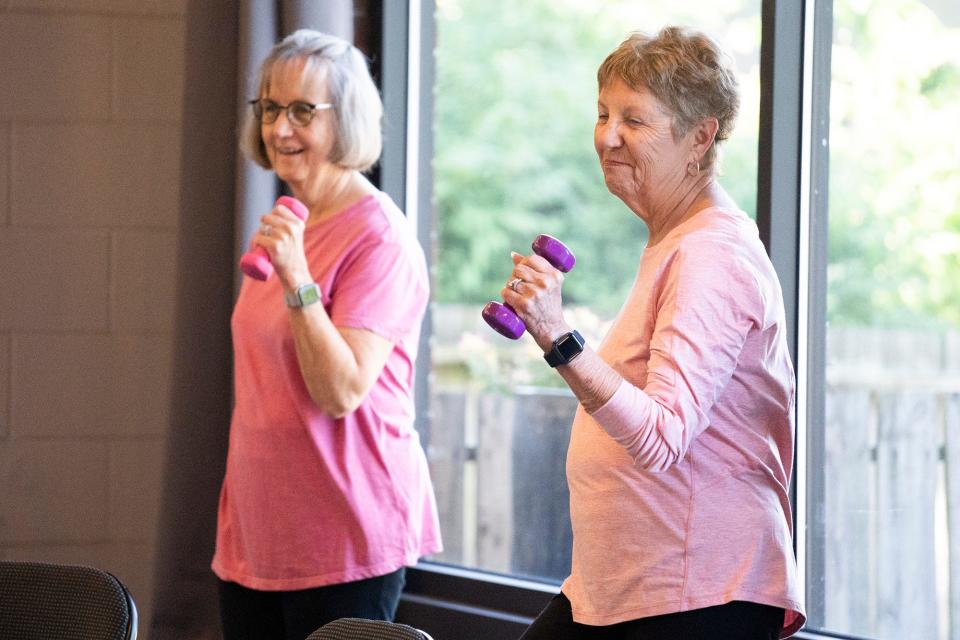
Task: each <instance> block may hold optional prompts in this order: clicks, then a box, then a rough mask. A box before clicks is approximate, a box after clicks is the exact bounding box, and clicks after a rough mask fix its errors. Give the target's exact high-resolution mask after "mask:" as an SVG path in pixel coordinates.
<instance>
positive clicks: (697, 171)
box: [687, 160, 700, 178]
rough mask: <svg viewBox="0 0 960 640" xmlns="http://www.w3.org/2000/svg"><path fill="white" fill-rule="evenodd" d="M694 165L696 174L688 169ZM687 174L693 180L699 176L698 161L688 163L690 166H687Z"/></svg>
mask: <svg viewBox="0 0 960 640" xmlns="http://www.w3.org/2000/svg"><path fill="white" fill-rule="evenodd" d="M694 164H696V165H697V170H696V172H694V171H691V170H690V167H692V166H693V165H694ZM687 174H688V175H691V176H693V177H694V178H696V177H697V176H699V175H700V161H699V160H696V161H693V160H691V161H690V164H688V165H687Z"/></svg>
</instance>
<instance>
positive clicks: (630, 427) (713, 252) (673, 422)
mask: <svg viewBox="0 0 960 640" xmlns="http://www.w3.org/2000/svg"><path fill="white" fill-rule="evenodd" d="M724 249H726V250H724ZM664 278H665V279H664V282H663V286H662V289H661V291H660V295H659V297H658V298H657V300H656V301H655V313H656V322H655V325H654V331H653V335H652V337H651V340H650V359H649V361H648V364H647V367H648V368H647V380H646V384H645V386H644V387H643V388H642V389H641V388H638V387H636V386H634V385H633V384H630V383H629V382H627V381H626V380H624V381H623V382H622V383H621V384H620V386H619V387H618V389H617V391H616V392H615V393H614V395H613V396H612V397H611V398H610V400H608V401H607V402H606V404H604V405H603V406H602V407H600V408H599V409H597V410H596V411H594V412H593V414H592V415H593V418H594V420H596V421H597V422H598V423H599V424H600V425H601V426H602V427H603V428H604V430H606V431H607V433H608V434H609V435H610V436H611V437H612V438H613V439H614V440H616V441H617V442H619V443H620V444H621V445H622V446H623V447H625V448H626V449H627V451H628V452H629V454H630V456H631V457H632V458H633V459H634V461H635V462H636V464H637V465H638V466H640V467H642V468H645V469H649V470H652V471H664V470H666V469H667V468H669V467H670V466H671V465H673V464H676V463H678V462H680V461H681V460H683V458H684V456H685V455H686V452H687V450H688V449H689V447H690V444H691V442H692V441H693V439H694V438H696V437H697V435H699V434H700V433H702V432H703V431H704V429H706V428H707V427H708V425H709V413H710V410H711V408H712V407H713V406H714V405H715V404H716V402H717V400H718V398H719V397H720V395H721V394H722V393H723V390H724V388H725V387H726V386H727V383H728V382H729V380H730V378H731V376H732V375H733V373H734V371H735V370H736V367H737V361H738V359H739V357H740V353H741V351H742V349H743V345H744V343H745V341H746V339H747V335H748V333H749V332H750V331H751V329H752V328H753V327H755V326H758V325H759V321H758V320H757V318H758V317H760V318H762V309H761V302H760V291H759V286H758V284H757V279H756V278H755V277H754V274H753V272H752V270H751V269H750V268H749V267H748V266H747V265H746V264H745V263H744V262H743V261H741V260H740V259H738V258H737V257H736V255H735V252H732V251H730V248H729V247H720V248H718V247H715V246H711V245H710V244H708V243H703V242H696V243H689V244H686V245H681V247H680V248H679V249H678V250H677V251H676V253H674V254H673V256H672V258H671V260H670V263H669V264H668V265H667V266H666V271H665V275H664Z"/></svg>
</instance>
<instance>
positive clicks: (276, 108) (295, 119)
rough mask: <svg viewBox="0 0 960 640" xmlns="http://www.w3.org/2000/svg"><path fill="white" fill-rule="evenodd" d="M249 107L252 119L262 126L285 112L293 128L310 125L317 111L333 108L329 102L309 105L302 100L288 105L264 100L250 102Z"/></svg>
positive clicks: (274, 120)
mask: <svg viewBox="0 0 960 640" xmlns="http://www.w3.org/2000/svg"><path fill="white" fill-rule="evenodd" d="M250 106H252V107H253V117H254V118H256V119H257V120H259V121H260V122H261V123H263V124H273V123H274V122H276V121H277V118H279V117H280V112H281V111H286V113H287V120H289V121H290V124H292V125H293V126H295V127H305V126H307V125H308V124H310V121H311V120H313V116H315V115H316V114H317V111H321V110H323V109H332V108H333V105H332V104H330V103H329V102H321V103H318V104H310V103H309V102H304V101H302V100H294V101H293V102H291V103H290V104H277V103H276V102H274V101H273V100H267V99H266V98H260V99H258V100H251V101H250Z"/></svg>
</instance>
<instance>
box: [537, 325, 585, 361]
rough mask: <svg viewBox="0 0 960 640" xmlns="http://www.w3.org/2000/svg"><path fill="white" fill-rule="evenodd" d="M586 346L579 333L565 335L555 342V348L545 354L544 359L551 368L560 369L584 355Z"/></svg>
mask: <svg viewBox="0 0 960 640" xmlns="http://www.w3.org/2000/svg"><path fill="white" fill-rule="evenodd" d="M584 344H586V343H585V342H584V340H583V336H581V335H580V332H579V331H576V330H574V331H571V332H570V333H565V334H563V335H562V336H560V337H559V338H557V339H556V340H554V341H553V347H551V349H550V351H547V352H546V353H545V354H543V359H544V360H546V361H547V364H548V365H550V366H551V367H559V366H560V365H562V364H569V363H570V362H572V361H573V360H574V359H575V358H576V357H577V356H579V355H580V354H581V353H583V345H584Z"/></svg>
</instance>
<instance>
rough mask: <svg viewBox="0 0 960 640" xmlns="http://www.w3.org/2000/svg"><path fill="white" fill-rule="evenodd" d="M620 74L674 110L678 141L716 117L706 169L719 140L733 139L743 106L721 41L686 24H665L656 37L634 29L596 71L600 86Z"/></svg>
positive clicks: (710, 165) (713, 159)
mask: <svg viewBox="0 0 960 640" xmlns="http://www.w3.org/2000/svg"><path fill="white" fill-rule="evenodd" d="M617 78H619V79H620V80H623V82H624V83H626V85H627V86H628V87H630V88H631V89H634V90H639V89H643V88H645V89H647V90H648V91H650V93H652V94H653V95H654V97H656V98H657V100H659V101H660V102H661V103H662V104H663V105H664V106H666V107H667V108H668V109H669V110H670V112H671V114H672V116H673V124H672V125H671V130H672V132H673V137H674V139H680V138H681V137H683V136H684V135H686V133H687V132H688V131H690V129H691V127H693V126H694V125H696V124H697V123H699V122H700V121H702V120H703V119H704V118H709V117H713V118H716V119H717V122H718V123H719V127H718V128H717V135H716V139H715V142H714V144H712V145H710V148H709V149H707V151H706V153H705V154H704V155H703V158H701V160H700V162H701V165H702V166H703V167H704V168H707V169H712V168H713V167H714V164H715V162H716V156H717V150H716V149H717V145H716V143H718V142H720V141H722V140H726V139H727V138H728V137H730V133H731V132H732V131H733V125H734V124H735V122H736V119H737V111H739V109H740V93H739V89H738V86H737V77H736V75H734V72H733V64H732V61H731V59H730V56H729V55H728V54H727V53H726V52H724V51H723V50H722V49H721V48H720V46H719V45H717V43H715V42H714V41H713V40H711V39H710V38H709V37H708V36H706V35H705V34H703V33H700V32H697V31H693V30H689V29H686V28H683V27H665V28H663V29H661V31H660V33H658V34H657V35H656V36H654V37H651V36H648V35H646V34H644V33H639V32H637V33H632V34H630V36H629V37H627V39H626V40H624V41H623V42H622V43H621V44H620V46H618V47H617V48H616V49H614V50H613V52H612V53H611V54H610V55H609V56H607V59H606V60H604V61H603V63H602V64H601V65H600V68H599V70H598V71H597V83H598V84H599V88H600V89H603V88H604V87H606V86H608V85H609V84H610V83H611V82H613V80H615V79H617Z"/></svg>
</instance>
